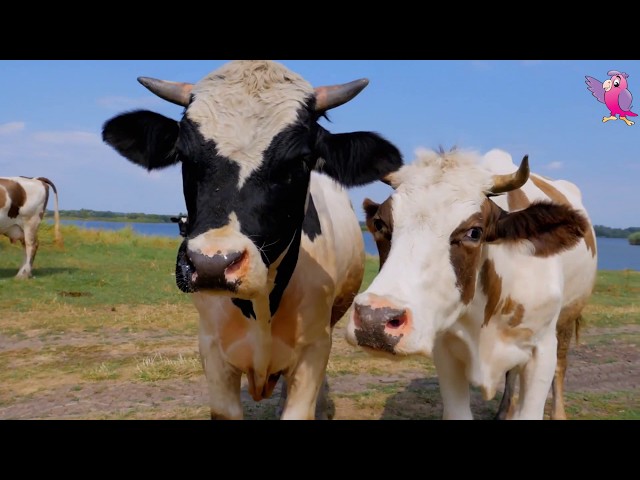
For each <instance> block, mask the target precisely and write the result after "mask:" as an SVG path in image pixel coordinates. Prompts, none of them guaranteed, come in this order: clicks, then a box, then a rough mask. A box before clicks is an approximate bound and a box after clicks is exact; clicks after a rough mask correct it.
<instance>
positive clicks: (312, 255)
mask: <svg viewBox="0 0 640 480" xmlns="http://www.w3.org/2000/svg"><path fill="white" fill-rule="evenodd" d="M139 81H140V82H141V83H142V84H143V85H145V86H146V87H147V88H148V89H150V90H151V91H152V92H153V93H155V94H156V95H158V96H160V97H161V98H163V99H165V100H168V101H170V102H173V103H176V104H178V105H182V106H184V107H185V111H184V115H183V117H182V119H181V120H180V121H175V120H172V119H169V118H166V117H164V116H162V115H159V114H157V113H153V112H150V111H134V112H129V113H125V114H122V115H119V116H117V117H115V118H113V119H111V120H109V121H107V122H106V123H105V125H104V129H103V138H104V140H105V142H107V143H108V144H109V145H111V146H112V147H114V148H115V149H116V150H117V151H118V152H119V153H121V154H122V155H123V156H124V157H126V158H127V159H129V160H130V161H132V162H133V163H136V164H138V165H140V166H142V167H144V168H147V169H148V170H153V169H159V168H163V167H166V166H169V165H173V164H176V163H178V162H180V163H181V164H182V179H183V190H184V197H185V201H186V207H187V215H188V218H189V221H188V224H187V236H186V238H185V240H184V242H183V243H182V245H181V246H180V248H179V251H178V258H177V263H176V282H177V284H178V287H179V288H180V289H181V290H182V291H183V292H188V293H191V294H192V299H193V302H194V304H195V306H196V308H197V310H198V312H199V315H200V331H199V348H200V355H201V359H202V364H203V367H204V372H205V375H206V378H207V382H208V386H209V394H210V395H209V396H210V409H211V417H212V418H220V419H241V418H243V409H242V405H241V401H240V390H241V388H240V386H241V377H242V375H243V374H245V375H246V376H247V379H248V383H249V392H250V394H251V395H252V397H253V399H254V400H256V401H258V400H261V399H263V398H267V397H269V396H270V395H271V394H272V392H273V389H274V387H275V385H276V382H277V380H278V378H279V377H280V376H281V375H282V376H284V378H285V380H286V392H285V393H286V397H287V399H286V403H285V405H284V410H283V412H282V416H281V418H283V419H311V418H314V414H315V407H316V402H317V400H318V394H319V392H320V390H321V388H320V387H321V385H322V383H323V379H324V376H325V370H326V366H327V361H328V359H329V353H330V349H331V334H332V329H333V326H334V324H335V323H336V322H337V321H338V320H339V319H340V318H341V317H342V316H343V315H344V313H345V312H346V311H347V309H348V308H349V307H350V305H351V303H352V300H353V297H354V296H355V295H356V294H357V292H358V289H359V287H360V284H361V281H362V276H363V271H364V245H363V240H362V234H361V231H360V228H359V224H358V220H357V217H356V215H355V212H354V210H353V208H352V206H351V203H350V201H349V198H348V195H347V193H346V191H345V189H344V187H349V186H356V185H364V184H367V183H370V182H374V181H376V180H378V179H380V178H382V177H383V176H384V175H386V174H388V173H389V172H392V171H395V170H397V169H398V168H400V166H401V165H402V158H401V155H400V153H399V151H398V149H397V148H396V147H395V146H394V145H392V144H391V143H389V142H388V141H386V140H385V139H383V138H382V137H380V136H379V135H377V134H375V133H371V132H355V133H342V134H332V133H330V132H329V131H327V130H326V129H325V128H323V127H322V126H321V125H320V124H319V123H318V120H319V119H320V117H322V116H323V115H324V114H325V112H326V111H327V110H329V109H331V108H334V107H337V106H339V105H342V104H344V103H346V102H348V101H349V100H351V99H352V98H353V97H355V96H356V95H357V94H358V93H359V92H360V91H361V90H362V89H363V88H364V87H365V86H366V85H367V84H368V81H367V80H365V79H362V80H356V81H353V82H350V83H347V84H344V85H336V86H331V87H318V88H315V89H314V88H313V87H312V86H311V85H310V84H309V83H308V82H307V81H305V80H304V79H303V78H302V77H300V76H299V75H298V74H296V73H294V72H292V71H290V70H288V69H287V68H286V67H284V66H283V65H281V64H279V63H276V62H270V61H236V62H231V63H227V64H225V65H223V66H222V67H221V68H219V69H218V70H216V71H214V72H212V73H210V74H209V75H207V76H206V77H205V78H203V79H202V80H200V81H199V82H198V83H196V84H195V85H192V84H187V83H177V82H168V81H161V80H156V79H150V78H140V79H139Z"/></svg>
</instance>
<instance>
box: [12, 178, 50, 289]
mask: <svg viewBox="0 0 640 480" xmlns="http://www.w3.org/2000/svg"><path fill="white" fill-rule="evenodd" d="M49 187H51V188H52V189H53V193H54V194H55V210H54V235H55V242H56V244H57V245H62V234H61V233H60V215H59V213H58V191H57V190H56V187H55V185H54V184H53V182H52V181H51V180H48V179H46V178H44V177H36V178H29V177H0V234H2V235H6V236H7V237H9V239H10V240H11V243H15V242H16V241H17V240H20V242H21V243H22V245H23V246H24V262H23V264H22V266H21V267H20V269H19V270H18V273H17V275H16V278H31V277H32V276H33V274H32V269H33V261H34V259H35V257H36V253H37V251H38V227H39V226H40V222H41V221H42V218H43V217H44V214H45V211H46V208H47V202H48V200H49Z"/></svg>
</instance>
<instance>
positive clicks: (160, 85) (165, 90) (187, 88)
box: [138, 77, 193, 107]
mask: <svg viewBox="0 0 640 480" xmlns="http://www.w3.org/2000/svg"><path fill="white" fill-rule="evenodd" d="M138 81H139V82H140V83H141V84H142V85H144V86H145V87H146V88H147V89H149V90H150V91H151V93H153V94H155V95H157V96H159V97H160V98H162V99H163V100H166V101H168V102H171V103H175V104H176V105H180V106H182V107H186V106H187V105H189V102H190V101H191V90H192V89H193V84H192V83H181V82H170V81H168V80H158V79H156V78H150V77H138Z"/></svg>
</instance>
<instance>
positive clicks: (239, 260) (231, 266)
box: [224, 250, 248, 274]
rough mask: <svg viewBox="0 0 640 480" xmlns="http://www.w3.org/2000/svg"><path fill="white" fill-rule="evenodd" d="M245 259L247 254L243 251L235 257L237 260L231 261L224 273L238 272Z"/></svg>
mask: <svg viewBox="0 0 640 480" xmlns="http://www.w3.org/2000/svg"><path fill="white" fill-rule="evenodd" d="M247 257H248V253H247V251H246V250H244V251H243V252H242V253H241V254H239V255H238V256H237V258H234V259H233V261H232V262H231V263H230V264H229V266H228V267H227V268H225V270H224V273H225V274H230V273H234V272H236V271H237V270H239V269H240V267H241V266H242V265H243V264H244V263H245V260H246V259H247Z"/></svg>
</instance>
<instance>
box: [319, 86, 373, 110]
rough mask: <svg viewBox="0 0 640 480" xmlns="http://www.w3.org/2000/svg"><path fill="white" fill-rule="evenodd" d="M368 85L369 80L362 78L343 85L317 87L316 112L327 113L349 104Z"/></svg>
mask: <svg viewBox="0 0 640 480" xmlns="http://www.w3.org/2000/svg"><path fill="white" fill-rule="evenodd" d="M367 85H369V80H368V79H367V78H361V79H359V80H354V81H353V82H349V83H343V84H341V85H331V86H325V87H316V89H315V92H316V111H318V112H325V111H327V110H330V109H332V108H335V107H339V106H340V105H343V104H345V103H347V102H348V101H349V100H351V99H352V98H353V97H355V96H356V95H358V94H359V93H360V92H361V91H362V90H363V89H364V87H366V86H367Z"/></svg>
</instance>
